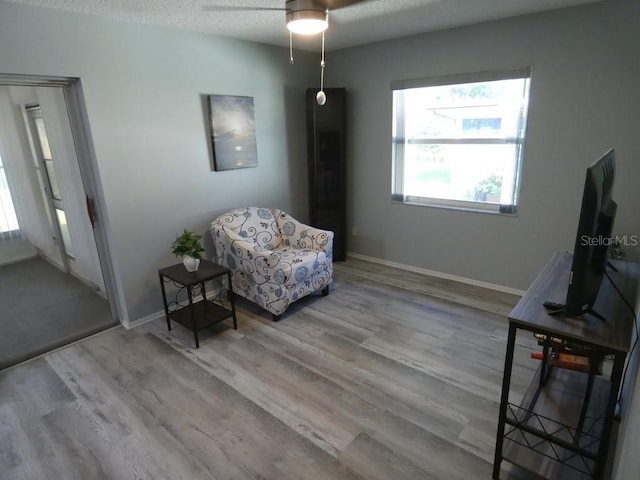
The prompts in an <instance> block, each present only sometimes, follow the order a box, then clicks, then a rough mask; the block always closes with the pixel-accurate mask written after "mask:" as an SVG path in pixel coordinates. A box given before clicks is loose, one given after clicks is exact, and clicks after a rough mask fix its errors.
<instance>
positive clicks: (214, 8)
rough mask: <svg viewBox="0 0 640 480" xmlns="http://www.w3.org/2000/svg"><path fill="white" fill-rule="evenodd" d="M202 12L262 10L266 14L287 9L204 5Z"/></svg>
mask: <svg viewBox="0 0 640 480" xmlns="http://www.w3.org/2000/svg"><path fill="white" fill-rule="evenodd" d="M202 10H204V11H205V12H253V11H256V10H262V11H265V12H285V11H286V10H287V9H286V8H277V7H243V6H235V5H203V6H202Z"/></svg>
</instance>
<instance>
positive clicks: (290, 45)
mask: <svg viewBox="0 0 640 480" xmlns="http://www.w3.org/2000/svg"><path fill="white" fill-rule="evenodd" d="M289 63H290V64H291V65H293V32H292V31H291V30H289Z"/></svg>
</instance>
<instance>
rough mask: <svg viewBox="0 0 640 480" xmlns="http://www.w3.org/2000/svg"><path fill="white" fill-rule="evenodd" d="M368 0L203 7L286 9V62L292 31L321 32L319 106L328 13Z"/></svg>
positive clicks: (301, 0) (297, 0) (212, 9)
mask: <svg viewBox="0 0 640 480" xmlns="http://www.w3.org/2000/svg"><path fill="white" fill-rule="evenodd" d="M366 1H368V0H285V4H284V8H281V7H260V6H242V5H209V6H204V7H202V9H203V10H206V11H210V12H230V11H235V12H238V11H242V12H244V11H246V12H250V11H280V12H285V18H286V21H287V29H288V30H289V61H290V62H291V63H293V34H294V33H295V34H298V35H316V34H318V33H322V51H321V59H320V91H319V92H318V94H317V95H316V101H317V102H318V105H324V104H325V103H326V102H327V96H326V94H325V92H324V67H325V61H324V32H325V30H326V29H327V28H328V27H329V12H331V11H333V10H337V9H340V8H345V7H349V6H351V5H355V4H357V3H363V2H366Z"/></svg>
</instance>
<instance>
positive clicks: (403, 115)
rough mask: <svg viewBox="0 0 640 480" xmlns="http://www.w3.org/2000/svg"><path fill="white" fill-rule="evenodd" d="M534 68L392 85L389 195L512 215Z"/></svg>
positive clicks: (422, 202) (403, 200) (400, 200)
mask: <svg viewBox="0 0 640 480" xmlns="http://www.w3.org/2000/svg"><path fill="white" fill-rule="evenodd" d="M530 77H531V69H530V68H521V69H514V70H506V71H501V72H484V73H474V74H465V75H455V76H448V77H439V78H433V79H421V80H408V81H399V82H393V83H392V84H391V88H392V90H393V184H392V192H391V193H392V199H393V200H394V201H397V202H403V203H411V204H418V205H432V206H443V207H450V208H462V209H472V210H482V211H489V212H500V213H510V214H514V213H516V211H517V205H518V189H519V184H520V170H521V165H522V151H523V146H524V138H525V126H526V117H527V105H528V100H529V79H530Z"/></svg>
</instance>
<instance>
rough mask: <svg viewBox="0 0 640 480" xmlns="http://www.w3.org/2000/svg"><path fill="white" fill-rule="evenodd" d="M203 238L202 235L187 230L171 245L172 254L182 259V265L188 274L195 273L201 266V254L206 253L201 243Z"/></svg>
mask: <svg viewBox="0 0 640 480" xmlns="http://www.w3.org/2000/svg"><path fill="white" fill-rule="evenodd" d="M201 238H202V235H196V234H195V233H193V232H190V231H189V230H187V229H186V228H185V229H184V231H183V232H182V235H180V236H179V237H177V238H176V240H175V242H173V245H171V253H173V254H174V255H175V256H176V257H182V263H183V264H184V268H186V269H187V271H188V272H195V271H196V270H198V267H199V266H200V259H201V258H202V257H201V255H200V254H201V253H202V252H204V248H202V244H201V243H200V239H201Z"/></svg>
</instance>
